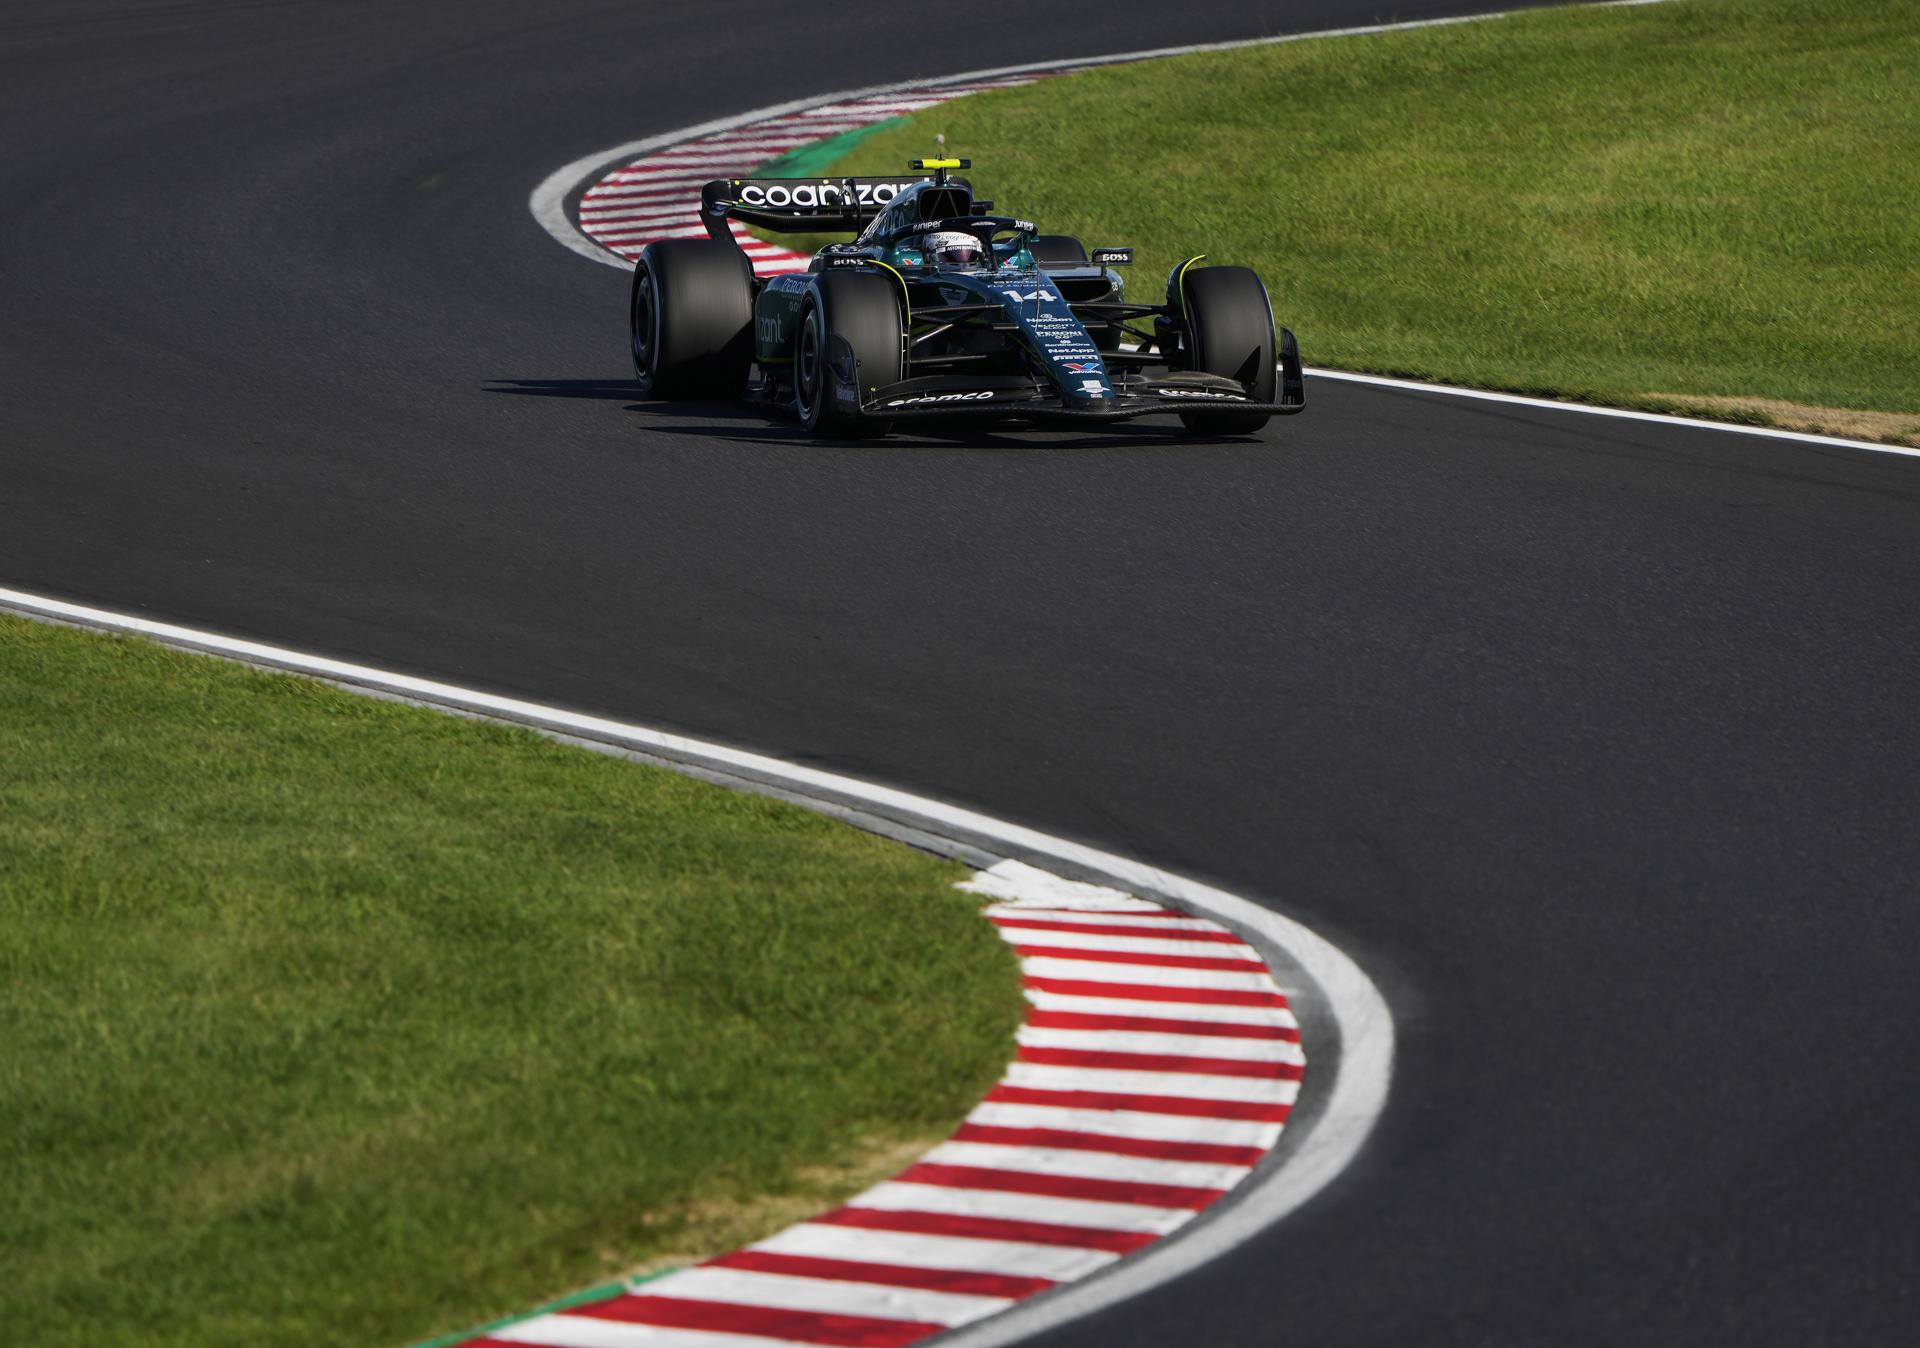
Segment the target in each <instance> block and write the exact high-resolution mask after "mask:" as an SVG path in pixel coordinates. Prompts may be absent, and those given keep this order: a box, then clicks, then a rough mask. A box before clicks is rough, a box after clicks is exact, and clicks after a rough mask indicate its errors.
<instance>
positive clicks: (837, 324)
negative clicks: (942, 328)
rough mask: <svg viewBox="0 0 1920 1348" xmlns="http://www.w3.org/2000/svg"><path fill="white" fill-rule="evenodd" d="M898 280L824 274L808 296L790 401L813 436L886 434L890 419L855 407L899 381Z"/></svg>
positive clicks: (798, 335) (858, 274) (795, 345)
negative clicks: (875, 390) (791, 400)
mask: <svg viewBox="0 0 1920 1348" xmlns="http://www.w3.org/2000/svg"><path fill="white" fill-rule="evenodd" d="M903 333H904V326H903V324H902V321H901V318H900V289H899V282H897V281H895V280H894V279H893V278H892V277H890V276H883V275H877V274H874V273H870V272H826V273H824V274H823V275H822V276H821V277H820V279H819V281H818V282H817V283H816V284H815V287H814V291H813V293H812V294H811V295H809V296H807V300H806V303H805V305H804V306H803V307H802V309H801V311H800V326H799V328H798V329H797V330H796V331H795V333H794V338H793V404H794V412H795V413H796V414H797V415H798V416H799V418H800V422H801V424H802V425H804V426H805V427H806V428H807V429H808V430H809V431H811V432H813V434H815V435H818V436H822V437H828V438H833V439H841V440H855V439H864V438H866V437H868V436H875V435H885V434H886V433H887V432H888V431H890V430H892V429H893V423H892V422H890V421H887V420H886V419H884V418H882V417H876V416H872V415H869V414H867V413H864V412H862V411H861V410H860V404H861V402H863V401H864V400H865V399H866V398H867V397H868V395H869V394H870V393H871V392H872V391H873V390H874V389H879V388H884V387H886V386H887V385H888V384H896V383H898V382H899V381H900V378H901V352H900V348H901V341H902V336H903Z"/></svg>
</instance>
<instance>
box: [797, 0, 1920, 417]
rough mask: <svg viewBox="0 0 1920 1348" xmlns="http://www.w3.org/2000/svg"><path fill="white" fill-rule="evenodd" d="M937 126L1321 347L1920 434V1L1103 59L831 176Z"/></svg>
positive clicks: (1565, 386) (1049, 198)
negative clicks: (1222, 280) (1207, 273)
mask: <svg viewBox="0 0 1920 1348" xmlns="http://www.w3.org/2000/svg"><path fill="white" fill-rule="evenodd" d="M936 131H938V132H944V133H945V134H946V137H947V146H948V148H949V150H950V152H952V153H955V154H963V155H970V156H971V157H972V158H973V161H974V165H975V167H974V169H973V171H972V173H971V175H970V176H971V177H972V178H973V180H974V181H975V183H976V184H977V185H978V187H979V189H980V190H981V192H982V193H983V194H985V195H990V196H992V197H993V198H995V200H996V201H997V202H999V203H1000V205H1001V208H1002V209H1005V210H1007V211H1009V212H1011V213H1014V214H1017V215H1022V216H1026V217H1028V218H1030V219H1036V220H1038V221H1040V222H1041V224H1042V227H1043V228H1045V229H1047V230H1049V231H1060V232H1070V233H1076V234H1080V235H1082V236H1083V237H1085V238H1086V240H1087V241H1088V242H1089V243H1093V244H1101V243H1106V244H1133V245H1135V246H1136V247H1137V248H1138V249H1139V254H1138V256H1139V265H1137V266H1136V267H1135V269H1134V270H1135V273H1136V276H1135V281H1134V285H1135V288H1136V290H1138V291H1142V292H1145V293H1146V294H1148V295H1149V296H1152V297H1155V298H1157V297H1158V295H1159V294H1160V292H1161V289H1162V283H1163V279H1164V277H1165V275H1166V272H1167V269H1168V268H1170V267H1171V266H1172V265H1173V263H1174V262H1176V261H1177V260H1178V259H1179V258H1181V257H1184V256H1186V255H1188V254H1189V253H1194V252H1201V251H1205V252H1207V253H1209V254H1211V260H1213V261H1215V262H1232V263H1243V264H1246V265H1248V266H1252V267H1254V268H1256V269H1258V270H1259V271H1260V273H1261V274H1262V275H1263V276H1265V277H1266V278H1267V280H1268V283H1269V285H1270V286H1271V287H1272V289H1273V293H1274V307H1275V310H1276V312H1277V314H1278V315H1279V316H1280V318H1281V321H1282V322H1285V323H1287V324H1288V325H1289V326H1291V327H1293V328H1294V330H1295V331H1296V332H1298V333H1299V335H1300V339H1301V346H1302V349H1303V350H1304V351H1305V353H1306V356H1307V358H1308V360H1309V361H1310V362H1312V363H1317V364H1325V365H1331V366H1337V367H1343V368H1347V369H1354V370H1366V371H1372V372H1375V373H1383V374H1396V375H1405V376H1411V377H1415V378H1421V379H1432V380H1441V381H1446V382H1451V383H1459V384H1470V385H1477V386H1480V387H1489V388H1499V389H1508V390H1513V391H1518V392H1523V393H1534V394H1546V395H1549V396H1556V395H1557V396H1565V397H1574V398H1580V399H1586V400H1593V401H1600V402H1608V403H1614V404H1625V405H1631V406H1641V407H1652V408H1656V409H1661V410H1679V411H1692V412H1698V413H1702V414H1705V415H1710V416H1719V417H1726V416H1729V415H1732V416H1733V417H1735V418H1736V419H1744V420H1750V421H1756V422H1776V423H1781V424H1788V425H1794V426H1798V427H1801V428H1806V429H1821V430H1831V431H1834V432H1835V433H1840V434H1848V435H1862V436H1866V437H1869V438H1878V439H1888V440H1900V441H1905V442H1907V443H1914V442H1915V441H1916V436H1920V361H1916V360H1915V359H1914V334H1915V333H1916V332H1920V212H1916V211H1915V210H1914V209H1913V207H1912V203H1913V202H1914V201H1916V200H1920V23H1916V22H1915V21H1914V6H1913V4H1912V0H1672V2H1671V3H1667V4H1661V5H1654V6H1650V7H1643V8H1625V9H1621V8H1614V9H1579V8H1574V9H1559V10H1546V11H1538V12H1534V13H1528V14H1521V15H1516V16H1514V17H1511V18H1506V19H1500V20H1495V21H1490V22H1482V23H1469V24H1462V25H1458V26H1454V27H1447V28H1437V29H1426V30H1419V31H1410V32H1401V33H1386V34H1379V35H1373V36H1364V37H1348V38H1337V39H1329V40H1325V41H1310V42H1299V43H1288V44H1282V45H1277V46H1267V47H1255V48H1248V49H1242V50H1237V51H1231V52H1219V53H1209V54H1202V55H1195V56H1188V57H1179V58H1174V59H1167V60H1157V61H1149V62H1142V63H1139V64H1136V65H1130V66H1117V67H1108V68H1104V69H1100V70H1094V71H1090V72H1087V73H1084V74H1077V75H1070V76H1063V77H1060V78H1057V79H1051V80H1044V81H1041V82H1039V83H1037V84H1034V85H1031V86H1028V87H1025V88H1021V89H1014V90H1008V91H1005V92H995V93H987V94H978V95H974V96H972V97H968V98H964V99H960V100H957V101H955V102H953V103H950V104H946V105H943V106H940V107H937V108H932V109H929V110H927V111H924V112H921V113H918V114H916V115H914V116H912V117H910V118H907V119H905V120H904V121H903V122H902V123H901V124H899V125H898V126H896V127H894V128H892V129H889V130H884V131H882V132H879V133H877V134H874V135H871V136H869V137H867V138H865V139H863V140H862V141H861V142H860V143H859V144H858V145H857V146H855V147H853V148H852V150H851V151H850V152H849V153H847V154H846V155H844V156H842V157H841V158H840V160H839V161H838V162H837V163H836V164H834V165H832V166H831V167H830V169H828V170H827V171H834V172H897V171H898V170H899V169H900V168H901V167H902V165H904V163H905V162H906V160H907V159H909V158H911V157H913V156H914V155H920V154H925V153H928V152H929V149H930V147H931V146H932V143H933V135H934V133H935V132H936ZM816 171H820V170H816ZM1863 412H1864V413H1879V414H1881V415H1879V416H1864V417H1863V416H1859V415H1856V414H1858V413H1863Z"/></svg>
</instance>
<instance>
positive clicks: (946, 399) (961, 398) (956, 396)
mask: <svg viewBox="0 0 1920 1348" xmlns="http://www.w3.org/2000/svg"><path fill="white" fill-rule="evenodd" d="M992 400H993V391H992V390H991V389H982V390H980V391H979V392H978V393H922V394H919V395H917V396H915V397H912V398H889V399H887V406H888V407H914V406H916V405H919V404H922V403H972V402H991V401H992Z"/></svg>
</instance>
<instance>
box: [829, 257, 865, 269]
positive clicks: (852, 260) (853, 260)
mask: <svg viewBox="0 0 1920 1348" xmlns="http://www.w3.org/2000/svg"><path fill="white" fill-rule="evenodd" d="M871 260H872V259H870V258H864V257H830V258H828V259H827V265H828V266H829V267H864V266H866V265H867V264H868V263H869V262H870V261H871Z"/></svg>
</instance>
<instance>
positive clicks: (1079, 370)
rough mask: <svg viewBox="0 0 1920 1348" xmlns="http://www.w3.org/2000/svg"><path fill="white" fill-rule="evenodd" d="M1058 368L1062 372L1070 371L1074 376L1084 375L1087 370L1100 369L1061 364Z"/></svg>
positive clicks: (1089, 366)
mask: <svg viewBox="0 0 1920 1348" xmlns="http://www.w3.org/2000/svg"><path fill="white" fill-rule="evenodd" d="M1060 368H1061V369H1063V370H1071V371H1072V372H1073V373H1074V374H1085V373H1086V372H1087V371H1088V370H1097V369H1099V368H1100V367H1099V366H1098V365H1084V364H1083V365H1072V364H1066V363H1062V365H1061V366H1060Z"/></svg>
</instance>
